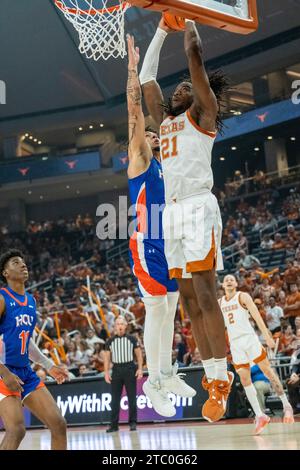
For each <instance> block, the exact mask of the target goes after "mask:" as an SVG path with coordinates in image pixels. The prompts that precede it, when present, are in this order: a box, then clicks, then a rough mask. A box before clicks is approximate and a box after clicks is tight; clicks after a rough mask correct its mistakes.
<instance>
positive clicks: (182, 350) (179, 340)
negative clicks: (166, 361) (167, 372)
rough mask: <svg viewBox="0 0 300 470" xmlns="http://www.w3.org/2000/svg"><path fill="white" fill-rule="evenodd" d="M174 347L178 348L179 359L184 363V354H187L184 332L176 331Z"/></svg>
mask: <svg viewBox="0 0 300 470" xmlns="http://www.w3.org/2000/svg"><path fill="white" fill-rule="evenodd" d="M174 349H175V350H177V360H178V361H179V362H181V363H183V362H184V355H185V354H186V352H187V350H186V344H185V342H184V340H183V337H182V334H180V333H175V335H174Z"/></svg>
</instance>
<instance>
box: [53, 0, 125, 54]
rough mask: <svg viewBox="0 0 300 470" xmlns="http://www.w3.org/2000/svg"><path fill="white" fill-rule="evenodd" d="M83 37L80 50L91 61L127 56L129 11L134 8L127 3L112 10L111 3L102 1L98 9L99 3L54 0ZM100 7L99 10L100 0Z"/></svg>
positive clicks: (122, 2) (80, 39) (120, 2)
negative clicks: (125, 32)
mask: <svg viewBox="0 0 300 470" xmlns="http://www.w3.org/2000/svg"><path fill="white" fill-rule="evenodd" d="M54 1H55V4H56V6H57V7H58V8H59V9H60V10H61V11H62V12H63V14H64V15H65V17H66V19H67V20H68V21H70V22H71V23H72V24H73V26H74V28H75V29H76V31H77V32H78V35H79V50H80V52H81V53H82V54H84V55H85V56H86V57H87V58H88V59H94V60H99V59H104V60H107V59H109V58H110V57H113V58H117V57H121V58H123V57H125V55H126V42H125V37H124V16H125V11H126V10H127V9H128V8H129V7H130V5H129V4H128V3H126V2H125V1H123V0H116V1H117V2H118V4H117V5H115V6H112V7H109V6H108V1H109V0H102V1H101V6H100V8H96V5H95V0H54ZM97 7H99V0H98V4H97Z"/></svg>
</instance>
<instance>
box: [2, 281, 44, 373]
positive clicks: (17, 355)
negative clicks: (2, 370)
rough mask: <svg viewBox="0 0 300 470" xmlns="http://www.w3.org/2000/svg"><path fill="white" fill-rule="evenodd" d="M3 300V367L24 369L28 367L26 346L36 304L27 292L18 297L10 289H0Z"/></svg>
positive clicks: (30, 334)
mask: <svg viewBox="0 0 300 470" xmlns="http://www.w3.org/2000/svg"><path fill="white" fill-rule="evenodd" d="M0 294H1V295H2V296H3V297H4V300H5V312H4V314H3V316H2V317H1V319H0V335H3V338H2V341H3V348H4V355H3V356H4V360H2V361H3V363H4V364H5V365H9V366H13V367H26V366H27V365H29V355H28V346H29V340H30V338H31V336H32V333H33V330H34V327H35V324H36V303H35V299H34V297H33V296H32V295H30V294H28V293H27V292H26V293H25V295H19V294H17V293H16V292H14V291H13V290H12V289H10V287H8V286H7V287H3V288H2V289H0Z"/></svg>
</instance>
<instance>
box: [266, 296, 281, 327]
mask: <svg viewBox="0 0 300 470" xmlns="http://www.w3.org/2000/svg"><path fill="white" fill-rule="evenodd" d="M283 317H284V314H283V310H282V308H281V307H279V305H276V298H275V297H274V296H271V297H270V299H269V305H268V306H267V308H266V322H267V326H268V328H269V330H270V331H271V333H272V335H273V334H275V333H277V332H279V331H281V323H280V319H281V318H283Z"/></svg>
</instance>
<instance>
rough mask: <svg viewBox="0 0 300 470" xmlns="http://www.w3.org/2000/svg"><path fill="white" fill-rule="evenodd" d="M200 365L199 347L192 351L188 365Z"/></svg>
mask: <svg viewBox="0 0 300 470" xmlns="http://www.w3.org/2000/svg"><path fill="white" fill-rule="evenodd" d="M201 365H202V361H201V355H200V352H199V349H198V348H196V349H195V351H194V352H193V353H192V360H191V363H190V365H189V367H200V366H201Z"/></svg>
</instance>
